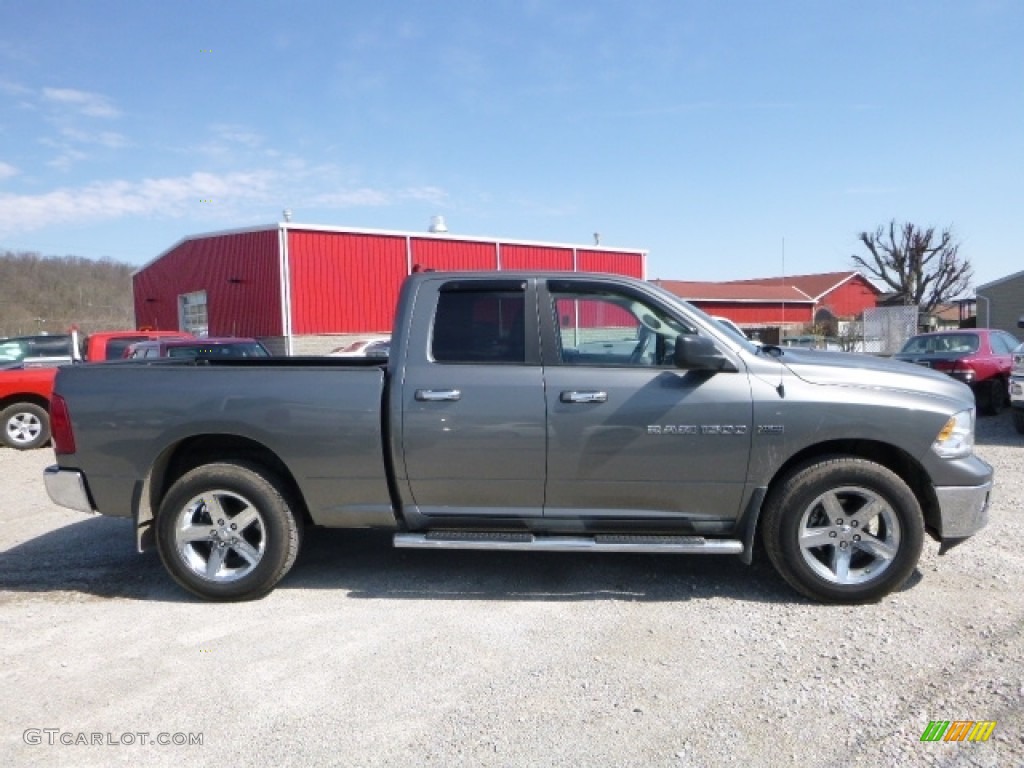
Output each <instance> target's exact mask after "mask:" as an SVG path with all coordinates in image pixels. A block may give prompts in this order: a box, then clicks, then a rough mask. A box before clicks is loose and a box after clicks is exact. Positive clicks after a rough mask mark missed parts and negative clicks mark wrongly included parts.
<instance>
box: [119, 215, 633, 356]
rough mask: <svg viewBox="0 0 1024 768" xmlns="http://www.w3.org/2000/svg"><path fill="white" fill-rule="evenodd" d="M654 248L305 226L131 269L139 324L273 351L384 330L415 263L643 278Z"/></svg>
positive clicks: (248, 235)
mask: <svg viewBox="0 0 1024 768" xmlns="http://www.w3.org/2000/svg"><path fill="white" fill-rule="evenodd" d="M646 258H647V252H646V251H643V250H635V249H615V248H605V247H602V246H581V245H566V244H558V243H535V242H525V241H513V240H498V239H488V238H476V237H461V236H456V235H451V234H448V233H445V234H433V233H429V234H428V233H422V232H415V233H412V232H387V231H376V230H355V229H347V228H338V227H323V226H310V225H300V224H294V223H291V222H282V223H280V224H276V225H272V226H268V227H262V228H258V229H250V230H238V231H230V232H216V233H211V234H205V235H195V236H192V237H187V238H185V239H184V240H182V241H180V242H179V243H177V244H176V245H174V246H172V247H171V248H170V249H168V250H167V251H165V252H164V253H162V254H161V255H160V256H158V257H157V258H156V259H154V260H153V261H151V262H150V263H148V264H146V265H145V266H143V267H141V268H140V269H138V270H137V271H136V272H135V274H134V275H133V292H134V297H135V318H136V322H137V324H138V325H139V326H140V327H150V328H155V329H161V330H187V331H191V332H193V333H197V334H200V335H210V336H254V337H257V338H259V339H261V340H263V341H264V343H266V344H267V345H268V346H269V347H270V348H271V349H273V350H274V351H275V352H278V353H287V354H313V353H324V352H328V351H330V350H331V349H333V348H334V347H336V346H339V345H340V344H342V343H343V342H344V341H345V340H346V339H348V338H351V337H353V336H359V335H364V334H368V333H387V332H390V330H391V323H392V316H393V314H394V310H395V304H396V302H397V300H398V291H399V287H400V286H401V283H402V280H403V279H404V278H405V277H406V276H407V275H408V274H409V273H410V272H412V271H413V270H414V269H436V270H438V271H453V270H515V269H523V270H545V269H550V270H567V271H578V272H611V273H614V274H621V275H628V276H631V277H637V278H641V279H643V278H644V277H645V273H646Z"/></svg>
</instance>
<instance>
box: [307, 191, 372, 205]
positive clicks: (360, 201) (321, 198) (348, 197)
mask: <svg viewBox="0 0 1024 768" xmlns="http://www.w3.org/2000/svg"><path fill="white" fill-rule="evenodd" d="M309 202H310V204H312V205H315V206H321V207H323V208H368V207H375V206H382V205H390V203H391V198H390V196H389V195H388V194H387V193H386V192H383V191H381V190H379V189H369V188H366V187H364V188H362V189H350V190H346V191H343V192H327V193H324V194H322V195H315V196H313V197H312V198H311V199H310V200H309Z"/></svg>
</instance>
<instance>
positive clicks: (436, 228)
mask: <svg viewBox="0 0 1024 768" xmlns="http://www.w3.org/2000/svg"><path fill="white" fill-rule="evenodd" d="M430 231H431V232H433V233H435V234H437V233H439V232H447V231H448V225H447V224H445V223H444V216H431V217H430Z"/></svg>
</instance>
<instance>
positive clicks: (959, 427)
mask: <svg viewBox="0 0 1024 768" xmlns="http://www.w3.org/2000/svg"><path fill="white" fill-rule="evenodd" d="M932 450H933V451H935V453H937V454H938V455H939V456H941V457H942V458H944V459H959V458H960V457H962V456H970V454H971V451H973V450H974V409H973V408H969V409H967V410H966V411H960V413H956V414H954V415H952V416H950V417H949V421H947V422H946V424H945V426H944V427H943V428H942V429H941V430H939V434H938V436H937V437H936V438H935V442H934V443H932Z"/></svg>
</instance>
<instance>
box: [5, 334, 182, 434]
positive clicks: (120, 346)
mask: <svg viewBox="0 0 1024 768" xmlns="http://www.w3.org/2000/svg"><path fill="white" fill-rule="evenodd" d="M168 336H171V337H175V338H190V335H189V334H187V333H181V332H180V331H103V332H100V333H93V334H90V335H89V336H88V338H86V339H85V340H84V341H83V343H82V344H81V345H80V346H81V350H82V353H83V355H82V356H83V357H84V358H85V362H98V361H102V360H118V359H120V358H121V356H122V355H123V354H124V350H125V349H126V348H127V347H128V345H130V344H134V343H135V342H137V341H146V340H148V339H158V338H164V337H168ZM72 348H73V349H75V350H77V349H78V348H79V345H78V344H77V343H76V344H73V345H72ZM80 361H81V360H79V362H80ZM56 376H57V366H50V367H34V366H33V367H25V366H18V367H14V368H6V369H2V370H0V445H7V446H10V447H11V448H17V449H18V450H28V449H30V448H39V447H40V446H43V445H46V443H47V442H48V441H49V439H50V414H49V409H50V397H51V395H52V393H53V380H54V378H56Z"/></svg>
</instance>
